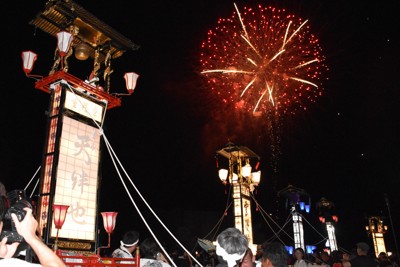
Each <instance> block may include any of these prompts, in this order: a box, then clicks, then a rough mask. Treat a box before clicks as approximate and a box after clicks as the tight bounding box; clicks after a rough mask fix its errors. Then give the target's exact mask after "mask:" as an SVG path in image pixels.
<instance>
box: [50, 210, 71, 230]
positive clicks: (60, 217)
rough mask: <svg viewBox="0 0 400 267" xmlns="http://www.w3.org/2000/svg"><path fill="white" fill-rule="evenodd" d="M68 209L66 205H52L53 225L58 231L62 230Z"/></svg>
mask: <svg viewBox="0 0 400 267" xmlns="http://www.w3.org/2000/svg"><path fill="white" fill-rule="evenodd" d="M68 208H69V206H68V205H58V204H54V205H53V216H54V225H55V227H56V228H57V229H58V230H59V229H61V228H62V226H63V224H64V222H65V218H66V216H67V211H68ZM57 233H58V231H57Z"/></svg>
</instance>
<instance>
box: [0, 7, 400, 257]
mask: <svg viewBox="0 0 400 267" xmlns="http://www.w3.org/2000/svg"><path fill="white" fill-rule="evenodd" d="M76 2H77V3H78V4H80V5H81V6H82V7H84V8H85V9H86V10H87V11H89V12H91V13H93V14H94V15H95V16H96V17H97V18H99V19H100V20H102V21H103V22H105V23H107V24H108V25H110V26H111V27H112V28H114V29H115V30H117V31H118V32H120V33H121V34H123V35H124V36H125V37H127V38H128V39H130V40H132V41H133V42H134V43H136V44H138V45H140V49H139V50H138V51H128V52H126V53H125V54H124V55H123V56H122V57H121V58H118V59H115V60H114V61H113V62H112V66H113V68H114V73H113V74H112V79H111V90H116V91H122V90H123V88H124V80H123V78H122V76H123V74H124V72H126V71H135V72H137V73H138V74H139V75H140V77H139V79H138V83H137V87H136V90H135V92H134V94H133V95H132V96H130V97H125V98H123V99H122V106H121V107H118V108H115V109H111V110H109V111H108V112H107V115H106V122H105V127H104V132H105V134H106V136H107V138H108V140H109V142H110V143H111V146H112V147H113V149H114V150H115V152H116V154H117V155H118V157H119V160H120V161H121V162H122V164H123V166H124V168H125V169H126V171H127V172H128V174H129V175H130V177H131V178H132V180H133V182H134V183H135V185H136V186H137V187H138V189H139V190H140V192H141V194H142V195H143V196H144V197H145V199H146V200H147V201H148V203H149V205H150V206H151V207H152V208H153V209H154V210H155V211H156V212H159V216H160V217H161V218H162V220H163V221H164V222H165V224H166V225H167V226H168V227H170V230H171V231H172V232H173V233H175V234H177V236H179V237H182V239H185V241H186V240H190V238H195V237H204V236H206V235H207V234H208V233H209V232H210V231H211V230H212V228H213V226H214V225H216V224H217V222H218V219H219V218H220V216H222V215H223V213H224V209H225V205H226V203H227V199H229V196H228V195H227V194H226V193H225V192H226V191H227V189H228V188H227V187H225V186H223V185H222V184H221V183H220V181H219V178H218V174H217V168H216V164H215V161H216V159H215V154H216V151H217V150H219V149H220V148H222V147H224V146H225V145H226V144H227V143H228V142H234V143H235V144H237V145H243V146H247V147H249V148H250V149H252V150H253V151H254V152H256V153H257V154H258V155H259V156H260V157H261V167H260V168H261V170H262V178H261V183H260V186H259V187H258V188H257V190H256V192H255V197H256V199H257V201H258V202H259V203H260V205H261V206H262V207H263V209H264V210H266V211H267V212H268V213H271V214H274V216H277V218H278V217H280V218H281V219H282V218H283V217H284V216H287V215H288V212H289V211H288V210H285V209H284V207H283V206H284V201H285V200H284V199H281V198H278V197H277V191H279V190H281V189H283V188H285V187H287V186H288V185H289V184H292V185H294V186H296V187H299V188H302V189H304V190H305V191H306V192H307V193H309V194H310V196H311V200H312V205H313V206H312V211H311V213H310V214H309V215H306V216H308V217H307V220H308V221H309V222H310V224H311V225H313V227H315V228H316V229H318V230H319V231H321V232H322V233H323V234H324V235H325V232H324V229H323V228H322V227H321V224H320V223H319V221H318V218H317V211H316V209H315V205H316V203H317V202H318V200H319V199H321V198H322V197H326V198H327V199H329V200H330V201H332V202H333V203H334V204H335V207H336V212H337V214H338V216H339V222H338V224H337V229H336V231H337V240H338V245H339V247H341V248H343V249H346V250H351V249H352V248H353V246H354V245H355V243H357V242H359V241H366V242H369V243H371V238H370V237H368V236H367V233H366V231H365V225H366V224H367V220H366V218H367V217H368V216H373V215H374V216H375V215H379V216H383V217H384V218H385V224H386V225H388V226H389V231H388V233H387V234H386V235H385V237H386V246H387V249H388V250H391V251H395V249H396V248H395V243H394V241H393V240H394V239H393V235H394V234H393V232H392V226H394V227H395V234H396V235H397V239H399V236H400V233H399V230H398V229H399V227H400V216H399V209H400V198H399V197H398V190H399V188H400V169H399V168H400V167H399V166H400V162H399V161H400V156H399V149H400V144H399V141H398V137H399V129H400V127H399V120H398V118H397V117H398V115H400V110H399V105H398V103H399V97H400V93H399V88H400V82H399V77H400V71H399V70H400V68H399V67H398V66H399V63H400V55H399V52H398V48H399V47H400V43H399V42H400V40H399V36H398V33H399V32H400V24H399V23H398V13H399V8H398V7H397V4H396V3H395V1H384V2H379V3H378V1H375V2H373V3H368V4H367V3H366V2H362V1H342V0H340V1H317V0H312V1H289V0H287V1H271V2H269V1H259V2H256V1H237V2H236V4H237V5H238V7H239V10H240V9H241V7H243V6H252V5H256V4H262V5H265V6H266V5H275V6H277V7H280V8H282V7H284V8H286V9H287V10H288V11H290V12H292V13H294V14H295V15H296V16H299V17H303V18H307V19H309V21H310V26H311V31H312V32H313V33H315V34H316V35H317V36H318V38H319V41H320V44H321V46H322V48H323V51H324V53H325V55H326V58H327V65H328V66H329V68H330V70H329V72H327V73H326V74H324V75H326V76H327V77H328V81H326V82H325V83H324V88H323V95H322V97H320V98H319V99H318V100H317V102H316V103H315V104H314V105H312V106H309V107H308V109H307V110H306V111H304V112H299V113H298V114H296V115H293V116H287V117H285V118H284V119H283V120H282V127H281V129H280V132H279V139H280V142H279V147H278V148H275V150H274V149H272V148H271V138H270V132H269V131H268V129H267V127H266V124H267V123H266V121H265V119H264V118H255V117H252V116H251V114H243V113H238V112H235V111H232V110H230V109H228V108H226V107H225V106H223V104H222V103H221V101H220V99H219V98H218V97H216V96H215V95H213V93H212V92H211V91H210V90H209V89H208V88H207V86H206V85H205V83H204V80H203V79H202V77H201V74H200V71H201V66H200V63H199V60H200V45H201V42H202V41H204V40H205V39H206V37H207V31H208V30H210V29H213V28H214V27H215V26H216V23H217V20H218V18H220V17H228V16H229V17H230V16H231V15H232V13H233V12H234V5H233V2H231V1H226V0H218V1H215V0H214V1H211V0H206V1H197V2H193V3H191V2H190V3H189V2H187V1H141V2H142V3H136V2H138V1H135V2H132V3H131V2H129V1H123V0H114V1H76ZM44 4H45V1H42V0H41V1H23V2H22V1H12V3H11V1H9V2H7V3H6V4H4V6H5V9H6V10H7V11H4V12H5V18H4V19H3V21H4V23H5V24H4V25H3V26H5V27H3V32H2V51H3V54H5V55H3V60H2V62H3V67H2V70H3V71H2V74H3V76H2V77H3V78H2V79H1V87H2V92H3V94H2V96H3V101H2V102H3V103H2V105H1V113H2V125H3V126H2V130H1V133H0V141H1V149H2V153H1V162H2V167H3V171H2V175H1V176H2V177H1V181H3V183H4V184H5V185H6V187H7V189H8V190H11V189H17V188H24V187H25V186H26V185H27V184H28V182H29V181H30V180H31V178H32V176H33V174H34V173H35V172H36V170H37V169H38V167H39V166H40V165H41V160H42V153H43V146H44V136H45V132H46V129H45V127H46V114H45V112H46V110H47V108H48V101H49V100H50V98H49V95H47V94H46V93H44V92H42V91H39V90H36V89H35V88H34V80H33V79H29V78H27V77H25V75H24V73H23V71H22V65H21V64H22V61H21V52H22V51H24V50H32V51H35V52H36V53H38V60H37V61H36V64H35V68H34V70H33V72H32V73H33V74H40V75H47V73H48V71H49V70H50V68H51V66H52V63H53V61H52V56H53V53H54V49H55V45H56V40H55V38H53V37H51V36H48V35H46V34H45V33H43V32H42V31H41V30H39V29H38V30H37V31H36V32H35V29H34V28H33V26H32V25H29V21H30V20H31V19H33V18H34V17H35V15H36V14H37V13H38V12H40V11H42V9H43V7H44ZM4 56H5V57H4ZM4 58H5V60H4ZM70 64H71V68H70V73H71V74H74V75H75V76H77V77H79V78H81V79H86V78H87V77H88V76H89V74H90V71H91V68H90V66H91V65H90V64H92V63H91V62H89V63H87V62H86V63H83V62H78V61H77V60H76V59H72V58H71V63H70ZM79 64H81V65H79ZM74 66H76V68H75V69H74ZM82 66H84V67H82ZM276 149H278V152H276ZM274 151H275V152H274ZM101 168H102V179H103V181H102V188H101V194H102V195H101V203H100V210H101V211H103V210H112V209H113V210H116V211H118V212H119V215H118V220H117V228H116V231H115V233H114V236H115V238H113V241H114V242H118V240H119V237H120V236H121V234H122V233H123V232H124V231H125V230H126V229H128V228H131V229H138V230H139V231H140V232H141V233H142V237H146V236H148V232H147V230H146V227H145V226H144V224H143V223H142V221H141V219H140V218H139V216H137V213H136V210H135V208H134V206H133V205H132V203H131V202H130V200H129V198H128V197H127V194H126V193H125V191H124V189H123V186H122V184H121V182H120V180H119V178H118V175H117V173H116V171H115V169H114V167H113V165H112V162H111V160H110V157H109V156H108V154H107V153H106V149H104V150H103V165H102V167H101ZM35 181H36V180H35ZM32 188H33V185H31V186H30V189H28V192H31V190H32ZM385 193H386V194H387V196H388V200H389V209H388V206H387V205H386V202H385V198H384V194H385ZM132 194H133V196H134V198H135V200H136V201H138V205H139V206H140V207H141V209H143V212H144V214H145V215H146V216H150V214H148V212H147V211H145V210H146V209H145V207H144V206H143V205H142V204H141V201H140V200H139V198H138V197H137V195H136V194H135V193H134V191H133V190H132ZM278 207H279V208H280V209H279V208H278ZM389 211H391V212H390V214H389ZM254 212H255V211H254ZM229 213H231V210H229ZM278 214H280V215H279V216H278ZM282 214H284V215H283V216H282ZM390 215H391V216H390ZM229 216H230V215H229V214H228V216H227V217H226V220H224V224H223V225H222V226H221V228H223V227H227V226H230V225H233V221H232V220H231V221H228V220H230V217H229ZM148 218H149V219H148V220H149V222H151V224H152V225H154V229H155V231H156V232H157V235H159V236H160V237H164V236H167V235H166V234H165V233H164V232H163V230H162V229H161V227H160V226H158V224H157V223H156V222H155V220H154V219H152V218H151V217H148ZM253 220H254V226H253V227H254V228H255V230H256V234H255V237H254V238H255V241H256V242H262V241H264V240H266V239H269V238H270V237H271V236H272V232H271V230H270V229H269V227H268V226H267V224H266V223H265V222H263V220H262V217H261V216H260V213H256V212H255V213H254V214H253ZM305 229H306V230H305V231H306V233H305V239H306V243H307V244H316V243H318V242H320V240H321V237H319V236H317V237H315V233H311V232H312V231H314V230H312V229H311V227H310V226H308V224H306V225H305ZM221 230H222V229H221ZM289 231H290V228H289ZM307 233H309V234H308V235H307ZM163 241H164V242H166V243H168V242H170V240H168V237H165V240H163ZM186 243H187V244H188V246H189V247H188V248H189V249H191V248H192V247H194V245H195V244H194V243H193V242H192V243H190V242H189V241H187V242H186Z"/></svg>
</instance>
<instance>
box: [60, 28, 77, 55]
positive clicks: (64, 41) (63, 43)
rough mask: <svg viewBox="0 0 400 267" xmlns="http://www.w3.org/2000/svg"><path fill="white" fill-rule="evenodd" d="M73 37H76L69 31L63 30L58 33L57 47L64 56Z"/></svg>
mask: <svg viewBox="0 0 400 267" xmlns="http://www.w3.org/2000/svg"><path fill="white" fill-rule="evenodd" d="M73 39H74V37H73V36H72V34H71V33H69V32H66V31H62V32H59V33H57V47H58V50H59V53H60V56H62V57H64V56H65V55H66V54H67V53H68V50H69V48H70V46H71V43H72V40H73Z"/></svg>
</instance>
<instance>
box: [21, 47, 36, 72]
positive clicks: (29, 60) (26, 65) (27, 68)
mask: <svg viewBox="0 0 400 267" xmlns="http://www.w3.org/2000/svg"><path fill="white" fill-rule="evenodd" d="M36 59H37V54H36V53H34V52H32V51H24V52H22V69H23V70H24V72H25V74H29V73H31V71H32V69H33V64H34V63H35V61H36Z"/></svg>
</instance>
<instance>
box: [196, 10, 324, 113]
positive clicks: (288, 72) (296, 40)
mask: <svg viewBox="0 0 400 267" xmlns="http://www.w3.org/2000/svg"><path fill="white" fill-rule="evenodd" d="M234 6H235V10H236V12H234V13H233V15H232V17H230V18H222V19H219V21H218V26H217V27H216V28H215V29H213V30H210V31H209V32H208V38H207V40H206V41H204V42H203V44H202V53H201V64H202V69H203V70H202V72H201V73H202V74H203V75H204V76H205V77H206V79H207V82H208V85H209V86H210V87H211V89H212V90H213V91H215V92H216V93H217V94H218V95H220V96H221V97H222V98H223V101H224V102H231V103H240V105H236V106H237V107H240V108H244V109H245V110H247V111H249V112H252V113H259V112H269V111H271V110H274V111H277V112H276V113H277V114H283V113H295V112H296V111H297V110H299V109H306V107H307V105H309V104H310V103H313V102H315V100H316V99H317V98H318V97H319V96H320V95H321V94H322V80H323V79H322V76H323V74H324V72H325V71H326V70H328V68H327V66H326V65H325V64H324V61H325V57H324V56H323V54H322V49H321V47H320V45H319V43H318V39H317V38H316V37H315V35H313V34H312V33H311V32H310V28H309V25H308V21H307V20H303V19H302V18H298V17H295V16H294V15H291V14H287V13H286V11H285V10H284V9H277V8H273V7H270V6H269V7H262V6H261V5H259V6H258V7H256V8H248V7H244V8H243V11H242V12H240V11H239V9H238V8H237V6H236V5H234Z"/></svg>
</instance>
